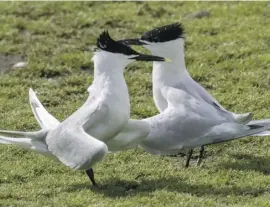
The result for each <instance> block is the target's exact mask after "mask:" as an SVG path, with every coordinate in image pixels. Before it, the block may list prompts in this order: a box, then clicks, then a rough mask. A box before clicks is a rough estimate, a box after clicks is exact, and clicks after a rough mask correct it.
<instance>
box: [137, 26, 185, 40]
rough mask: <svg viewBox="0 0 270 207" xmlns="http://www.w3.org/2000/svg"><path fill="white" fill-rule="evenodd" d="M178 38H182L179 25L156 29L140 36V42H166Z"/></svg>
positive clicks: (181, 30)
mask: <svg viewBox="0 0 270 207" xmlns="http://www.w3.org/2000/svg"><path fill="white" fill-rule="evenodd" d="M178 38H184V28H183V26H182V25H181V24H180V23H173V24H170V25H166V26H163V27H158V28H155V29H153V30H150V31H148V32H145V33H144V34H143V35H142V36H141V40H145V41H148V42H168V41H171V40H175V39H178Z"/></svg>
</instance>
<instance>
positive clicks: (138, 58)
mask: <svg viewBox="0 0 270 207" xmlns="http://www.w3.org/2000/svg"><path fill="white" fill-rule="evenodd" d="M129 59H133V60H136V61H163V62H169V60H168V59H167V58H164V57H159V56H153V55H144V54H138V55H137V56H135V57H131V58H129Z"/></svg>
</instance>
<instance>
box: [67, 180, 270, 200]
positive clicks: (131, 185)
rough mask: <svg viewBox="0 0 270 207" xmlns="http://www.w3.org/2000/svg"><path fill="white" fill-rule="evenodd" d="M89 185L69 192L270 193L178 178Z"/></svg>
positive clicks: (109, 194)
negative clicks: (89, 190)
mask: <svg viewBox="0 0 270 207" xmlns="http://www.w3.org/2000/svg"><path fill="white" fill-rule="evenodd" d="M87 186H89V183H84V184H75V185H71V186H69V188H68V189H67V191H68V192H75V191H82V190H85V189H91V190H92V191H93V192H95V193H99V194H103V195H104V196H107V197H112V198H116V197H130V196H136V195H140V196H149V193H151V192H155V191H158V190H167V191H170V192H177V193H189V194H192V195H196V196H197V197H202V196H205V195H211V196H213V195H214V196H225V197H226V196H228V195H242V196H243V195H245V196H255V197H256V196H259V195H261V194H264V193H266V192H268V193H270V188H260V189H258V188H252V187H236V186H231V185H230V186H225V187H220V186H219V185H211V184H190V183H188V181H185V180H183V179H181V178H180V179H179V178H177V177H166V178H159V179H140V180H135V181H130V180H124V179H120V178H110V179H107V180H105V181H103V182H102V185H99V186H98V187H93V186H91V187H87Z"/></svg>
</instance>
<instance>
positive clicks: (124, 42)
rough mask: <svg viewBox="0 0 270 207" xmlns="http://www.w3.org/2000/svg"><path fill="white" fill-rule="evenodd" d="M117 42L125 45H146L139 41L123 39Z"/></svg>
mask: <svg viewBox="0 0 270 207" xmlns="http://www.w3.org/2000/svg"><path fill="white" fill-rule="evenodd" d="M118 42H121V43H123V44H125V45H147V44H146V43H144V42H142V41H141V40H140V39H124V40H119V41H118Z"/></svg>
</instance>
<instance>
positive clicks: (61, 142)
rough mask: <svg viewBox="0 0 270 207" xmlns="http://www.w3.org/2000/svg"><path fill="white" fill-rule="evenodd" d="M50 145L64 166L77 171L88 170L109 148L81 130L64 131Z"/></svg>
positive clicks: (50, 149)
mask: <svg viewBox="0 0 270 207" xmlns="http://www.w3.org/2000/svg"><path fill="white" fill-rule="evenodd" d="M58 130H60V131H61V132H60V133H57V134H61V135H60V136H58V137H54V138H53V142H50V144H48V149H49V151H50V152H51V153H52V154H54V155H55V156H56V157H57V158H58V159H59V160H60V161H61V162H62V163H63V164H64V165H66V166H68V167H70V168H72V169H75V170H87V169H89V168H91V167H92V166H93V165H94V164H96V163H97V162H99V161H101V160H102V159H103V157H104V156H105V155H106V154H107V152H108V149H107V146H106V145H105V144H104V143H103V142H101V141H99V140H98V139H96V138H94V137H92V136H91V135H89V134H87V133H85V131H84V130H83V129H82V128H81V127H80V128H73V129H62V128H58Z"/></svg>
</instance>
